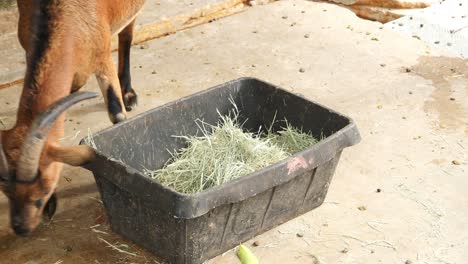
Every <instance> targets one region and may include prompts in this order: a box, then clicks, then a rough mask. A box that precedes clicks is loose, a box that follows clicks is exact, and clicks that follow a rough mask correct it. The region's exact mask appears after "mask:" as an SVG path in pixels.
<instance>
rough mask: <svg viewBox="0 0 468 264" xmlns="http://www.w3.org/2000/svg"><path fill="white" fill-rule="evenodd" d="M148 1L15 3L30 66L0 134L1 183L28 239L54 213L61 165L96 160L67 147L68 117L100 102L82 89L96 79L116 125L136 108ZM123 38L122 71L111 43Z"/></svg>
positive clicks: (16, 225) (82, 149)
mask: <svg viewBox="0 0 468 264" xmlns="http://www.w3.org/2000/svg"><path fill="white" fill-rule="evenodd" d="M144 2H145V1H144V0H112V1H111V0H87V1H81V0H17V4H18V10H19V14H20V17H19V22H18V25H19V27H18V38H19V41H20V44H21V46H22V47H23V48H24V50H25V51H26V62H27V69H26V75H25V78H24V85H23V90H22V93H21V97H20V103H19V107H18V112H17V119H16V123H15V125H14V126H13V128H11V129H9V130H6V131H0V179H1V181H0V185H1V188H2V191H3V192H4V194H5V195H6V196H7V197H8V200H9V206H10V224H11V227H12V229H13V230H14V232H15V233H16V234H17V235H21V236H26V235H28V234H30V233H31V232H32V231H33V230H34V229H35V228H36V227H37V226H38V225H39V223H40V222H41V218H42V217H43V215H44V216H48V217H49V218H51V217H52V216H53V214H54V213H55V207H56V202H57V201H56V200H57V198H56V196H55V190H56V187H57V183H58V180H59V177H60V172H61V168H62V164H64V163H65V164H69V165H72V166H80V165H83V164H84V163H86V162H87V161H89V160H90V159H92V158H93V156H94V151H93V150H92V149H91V148H89V147H86V146H73V147H62V146H60V145H59V144H58V139H59V138H61V137H63V134H64V120H65V114H64V112H65V111H66V110H67V109H68V108H69V107H71V106H72V105H74V104H76V103H78V102H79V101H82V100H86V99H89V98H92V97H95V96H96V94H94V93H89V92H88V93H84V92H77V91H78V90H79V89H80V88H81V87H82V86H83V85H84V84H85V83H86V82H87V79H88V78H89V76H90V75H91V74H95V75H96V78H97V80H98V83H99V87H100V90H101V92H102V94H103V96H104V101H105V103H106V107H107V111H108V114H109V118H110V120H111V122H112V123H118V122H121V121H123V120H125V119H126V116H127V111H130V110H131V109H132V108H133V107H134V106H136V103H137V95H136V93H135V91H134V90H133V88H132V85H131V78H130V47H131V43H132V37H133V29H134V26H135V19H136V16H137V15H138V13H139V12H140V10H141V8H142V6H143V4H144ZM114 34H118V37H119V67H118V72H117V70H116V69H115V66H114V63H113V60H112V55H111V38H112V36H113V35H114Z"/></svg>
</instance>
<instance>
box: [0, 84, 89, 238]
mask: <svg viewBox="0 0 468 264" xmlns="http://www.w3.org/2000/svg"><path fill="white" fill-rule="evenodd" d="M93 97H96V94H94V93H74V94H72V95H69V96H67V97H65V98H62V99H61V100H59V101H57V102H56V103H54V104H52V105H51V106H50V107H49V108H48V109H47V110H46V111H45V112H43V113H41V114H40V115H39V116H37V117H36V118H35V119H34V121H33V122H32V125H31V126H29V127H28V129H27V133H25V135H26V137H21V136H18V134H15V133H17V131H4V132H0V180H1V181H0V185H1V187H2V191H3V193H4V194H5V195H6V196H7V197H8V200H9V204H10V222H11V227H12V228H13V230H14V231H15V233H16V234H18V235H22V236H25V235H28V234H29V233H30V232H31V231H33V230H34V229H35V228H36V227H37V226H38V224H39V223H40V222H41V219H42V216H43V214H44V215H45V216H48V217H49V218H51V217H52V216H53V214H54V213H55V206H56V197H55V194H54V192H55V188H56V186H57V183H58V180H59V176H60V171H61V166H62V163H67V164H70V165H73V166H80V165H82V164H84V163H86V162H87V161H89V160H90V159H92V158H93V156H94V151H93V150H92V149H91V148H89V147H86V146H75V147H59V146H58V145H57V144H53V143H50V142H48V141H47V139H48V135H49V132H50V130H51V128H52V126H53V124H54V122H55V120H56V119H57V118H58V117H59V116H60V115H61V114H62V113H63V112H64V111H65V110H66V109H68V108H69V107H71V106H72V105H74V104H76V103H78V102H79V101H82V100H86V99H90V98H93ZM2 142H3V144H2Z"/></svg>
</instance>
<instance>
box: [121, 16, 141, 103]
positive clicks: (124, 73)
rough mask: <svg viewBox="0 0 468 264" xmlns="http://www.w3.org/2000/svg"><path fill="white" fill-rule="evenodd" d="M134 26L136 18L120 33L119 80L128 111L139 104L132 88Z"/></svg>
mask: <svg viewBox="0 0 468 264" xmlns="http://www.w3.org/2000/svg"><path fill="white" fill-rule="evenodd" d="M134 26H135V20H133V21H132V22H131V23H130V24H129V25H128V26H127V27H125V28H124V29H123V30H122V32H120V33H119V81H120V88H121V89H122V96H123V101H124V104H125V109H126V110H127V111H131V110H132V108H133V107H135V106H136V105H137V94H136V93H135V90H133V88H132V79H131V77H130V49H131V47H132V40H133V28H134Z"/></svg>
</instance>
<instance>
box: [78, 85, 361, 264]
mask: <svg viewBox="0 0 468 264" xmlns="http://www.w3.org/2000/svg"><path fill="white" fill-rule="evenodd" d="M230 98H232V99H233V100H234V102H235V103H236V105H237V106H238V107H239V109H240V111H241V114H242V118H245V119H246V120H247V121H246V123H245V124H244V128H246V129H250V130H253V131H257V130H258V128H259V127H260V126H262V127H267V126H269V125H270V123H271V122H272V120H273V119H274V117H275V114H276V119H277V120H281V119H284V118H286V119H287V120H288V121H289V122H290V123H291V124H292V125H293V126H295V127H301V128H303V130H304V131H309V132H311V133H312V134H313V135H314V136H315V137H317V138H322V140H321V141H320V142H319V143H317V144H316V145H314V146H312V147H310V148H308V149H306V150H304V151H302V152H300V153H297V154H296V155H294V156H292V157H290V158H288V159H286V160H283V161H281V162H278V163H276V164H273V165H271V166H269V167H266V168H264V169H262V170H260V171H257V172H254V173H252V174H250V175H247V176H245V177H241V178H239V179H237V180H234V181H232V182H229V183H227V184H224V185H221V186H218V187H215V188H212V189H209V190H206V191H204V192H201V193H197V194H193V195H186V194H181V193H178V192H175V191H173V190H171V189H168V188H166V187H164V186H162V185H160V184H158V183H156V182H154V181H153V180H151V179H150V178H148V177H146V176H144V175H143V170H144V168H148V169H157V168H161V167H162V166H163V165H164V163H165V162H166V161H167V160H168V159H169V158H170V157H171V156H170V153H169V152H168V150H171V151H172V150H175V149H180V148H182V147H184V146H185V142H184V140H183V139H180V138H177V137H173V136H174V135H184V136H187V135H196V134H198V133H199V132H200V131H199V129H198V127H197V125H196V123H195V120H196V119H201V120H204V121H205V122H207V123H210V124H216V123H217V121H218V120H219V115H218V113H217V112H216V110H218V111H219V112H220V113H221V114H227V113H228V112H229V111H230V110H231V109H232V104H231V102H230ZM273 129H278V127H273ZM94 141H95V143H96V145H97V148H98V152H97V157H96V159H94V160H93V161H92V162H90V163H89V164H87V165H86V166H85V167H86V168H87V169H89V170H91V171H92V172H93V173H94V177H95V179H96V183H97V186H98V188H99V192H100V194H101V198H102V201H103V203H104V206H105V208H106V212H107V215H108V218H109V222H110V225H111V228H112V230H113V231H115V232H116V233H118V234H121V235H122V236H124V237H126V238H128V239H130V240H132V241H134V242H135V243H137V244H139V245H141V246H143V247H145V248H146V249H148V250H149V251H151V252H153V253H154V254H156V255H157V256H159V257H160V258H161V259H163V260H164V261H166V262H169V263H190V264H193V263H202V262H203V261H205V260H207V259H210V258H212V257H214V256H216V255H218V254H220V253H223V252H225V251H226V250H229V249H231V248H233V247H235V246H236V245H238V244H239V243H241V242H243V241H246V240H248V239H250V238H252V237H254V236H256V235H258V234H261V233H263V232H265V231H267V230H269V229H271V228H273V227H276V226H278V225H280V224H282V223H284V222H286V221H288V220H290V219H293V218H295V217H297V216H299V215H301V214H304V213H306V212H308V211H310V210H312V209H314V208H316V207H318V206H320V205H321V204H322V203H323V201H324V199H325V196H326V194H327V191H328V186H329V185H330V181H331V179H332V176H333V174H334V171H335V168H336V165H337V164H338V160H339V158H340V154H341V152H342V150H343V149H344V148H346V147H349V146H352V145H354V144H356V143H358V142H359V141H360V136H359V132H358V130H357V128H356V126H355V124H354V123H353V121H352V120H351V119H349V118H347V117H345V116H343V115H341V114H339V113H336V112H334V111H333V110H331V109H328V108H326V107H324V106H322V105H320V104H317V103H314V102H311V101H309V100H307V99H305V98H302V97H300V96H297V95H294V94H292V93H290V92H287V91H285V90H282V89H280V88H278V87H276V86H274V85H271V84H268V83H265V82H263V81H260V80H257V79H253V78H242V79H238V80H234V81H230V82H227V83H225V84H222V85H219V86H216V87H214V88H211V89H208V90H205V91H203V92H199V93H197V94H194V95H191V96H189V97H186V98H182V99H180V100H177V101H175V102H172V103H169V104H166V105H163V106H161V107H158V108H155V109H153V110H150V111H148V112H145V113H143V114H140V115H138V116H136V117H134V118H131V119H129V120H127V121H125V122H123V123H120V124H117V125H115V126H112V127H110V128H108V129H106V130H104V131H102V132H99V133H97V134H96V135H94Z"/></svg>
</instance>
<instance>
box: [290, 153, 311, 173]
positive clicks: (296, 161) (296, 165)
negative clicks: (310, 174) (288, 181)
mask: <svg viewBox="0 0 468 264" xmlns="http://www.w3.org/2000/svg"><path fill="white" fill-rule="evenodd" d="M307 167H308V163H307V161H306V160H305V159H304V158H303V157H295V158H293V159H292V160H291V161H289V162H288V175H289V174H291V173H294V172H296V171H298V170H300V169H307Z"/></svg>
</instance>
